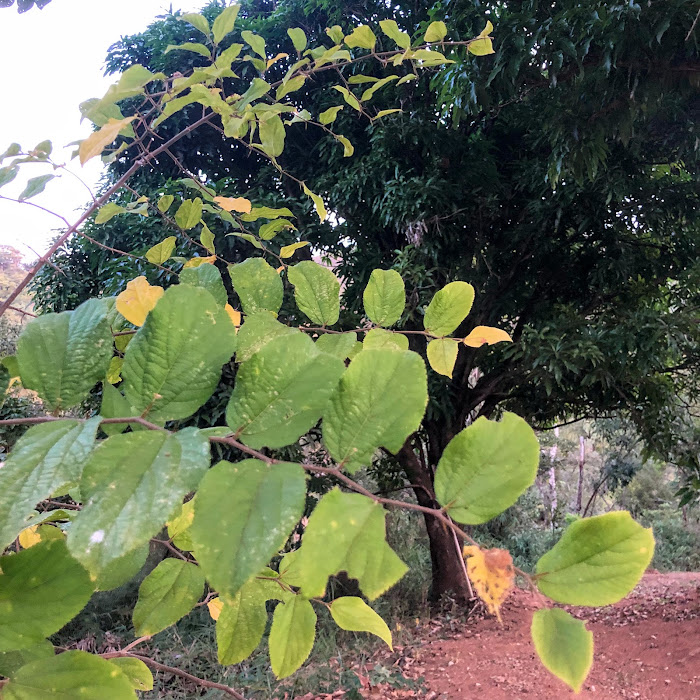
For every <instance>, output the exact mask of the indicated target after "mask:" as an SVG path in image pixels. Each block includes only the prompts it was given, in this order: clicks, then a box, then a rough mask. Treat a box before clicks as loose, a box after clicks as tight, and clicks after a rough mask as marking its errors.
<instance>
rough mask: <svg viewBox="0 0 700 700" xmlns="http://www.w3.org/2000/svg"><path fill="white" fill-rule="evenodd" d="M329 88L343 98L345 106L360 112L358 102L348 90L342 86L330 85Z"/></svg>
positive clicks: (360, 108)
mask: <svg viewBox="0 0 700 700" xmlns="http://www.w3.org/2000/svg"><path fill="white" fill-rule="evenodd" d="M331 87H332V88H333V90H337V91H338V92H339V93H340V94H341V95H342V96H343V99H344V100H345V102H347V104H349V105H350V106H351V107H352V108H353V109H355V110H357V111H358V112H361V111H362V107H361V105H360V101H359V100H358V99H357V97H355V95H353V94H352V93H351V92H350V90H348V89H347V88H346V87H343V86H342V85H332V86H331Z"/></svg>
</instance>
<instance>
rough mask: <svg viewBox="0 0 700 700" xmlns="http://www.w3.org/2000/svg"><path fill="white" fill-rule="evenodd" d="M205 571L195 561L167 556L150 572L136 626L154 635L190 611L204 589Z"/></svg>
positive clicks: (139, 631)
mask: <svg viewBox="0 0 700 700" xmlns="http://www.w3.org/2000/svg"><path fill="white" fill-rule="evenodd" d="M204 584H205V581H204V574H203V573H202V570H201V569H200V568H199V567H198V566H197V565H196V564H192V563H191V562H188V561H184V560H182V559H165V560H164V561H162V562H160V564H158V566H156V568H155V569H153V571H152V572H151V573H150V574H148V576H146V578H145V579H144V581H143V583H142V584H141V587H140V588H139V599H138V601H137V602H136V607H135V608H134V629H135V630H136V634H138V635H139V636H142V635H144V636H148V637H151V636H153V635H154V634H157V633H158V632H161V631H162V630H164V629H165V628H166V627H170V625H174V624H175V623H176V622H177V621H178V620H179V619H180V618H182V617H184V616H185V615H187V614H188V613H189V612H190V611H191V610H192V608H194V606H195V605H196V603H197V601H198V600H199V599H200V598H201V597H202V594H203V593H204Z"/></svg>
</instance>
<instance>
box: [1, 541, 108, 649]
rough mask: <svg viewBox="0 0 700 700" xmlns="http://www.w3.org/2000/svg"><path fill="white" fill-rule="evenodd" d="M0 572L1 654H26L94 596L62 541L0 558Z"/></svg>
mask: <svg viewBox="0 0 700 700" xmlns="http://www.w3.org/2000/svg"><path fill="white" fill-rule="evenodd" d="M0 571H2V575H0V651H11V650H13V649H27V648H29V647H32V646H34V645H36V644H39V643H40V642H41V641H42V640H43V639H45V638H46V637H48V636H49V635H52V634H54V633H55V632H58V630H60V629H61V627H63V625H65V624H66V623H67V622H69V621H70V620H72V619H73V618H74V617H75V616H76V615H77V614H78V613H79V612H80V611H81V610H82V609H83V607H84V606H85V604H86V603H87V602H88V600H89V599H90V596H91V595H92V592H93V591H94V586H93V584H92V583H91V581H90V577H89V575H88V573H87V571H85V569H83V567H82V566H80V564H79V563H78V562H77V561H75V559H73V557H71V556H70V554H68V550H67V549H66V545H65V542H64V541H63V540H62V539H61V540H52V541H50V542H40V543H39V544H36V545H34V546H33V547H30V548H29V549H25V550H23V551H21V552H19V553H18V554H12V555H7V556H4V557H2V558H0Z"/></svg>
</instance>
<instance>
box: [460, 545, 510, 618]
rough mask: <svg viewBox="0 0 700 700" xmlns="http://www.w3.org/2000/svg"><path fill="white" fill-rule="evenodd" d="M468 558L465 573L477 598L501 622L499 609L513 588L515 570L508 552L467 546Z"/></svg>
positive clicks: (465, 551) (465, 554) (466, 553)
mask: <svg viewBox="0 0 700 700" xmlns="http://www.w3.org/2000/svg"><path fill="white" fill-rule="evenodd" d="M463 553H464V556H465V557H468V559H467V560H466V561H467V573H468V574H469V578H470V580H471V582H472V583H473V584H474V588H475V589H476V592H477V593H478V595H479V598H481V600H483V601H484V603H486V607H487V608H488V610H489V612H490V613H491V614H492V615H495V616H496V617H497V618H498V621H499V622H501V612H500V608H501V605H502V604H503V601H504V600H505V599H506V598H507V597H508V593H509V592H510V589H511V588H513V581H514V579H515V570H514V569H513V559H512V558H511V556H510V552H508V551H506V550H505V549H480V548H479V547H475V546H469V547H465V548H464V552H463Z"/></svg>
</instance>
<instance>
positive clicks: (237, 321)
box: [224, 304, 241, 333]
mask: <svg viewBox="0 0 700 700" xmlns="http://www.w3.org/2000/svg"><path fill="white" fill-rule="evenodd" d="M224 310H225V311H226V313H227V314H228V315H229V318H230V319H231V321H232V323H233V325H234V326H235V327H236V333H238V329H239V328H240V327H241V312H240V311H236V309H234V308H233V306H231V304H226V306H224Z"/></svg>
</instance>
